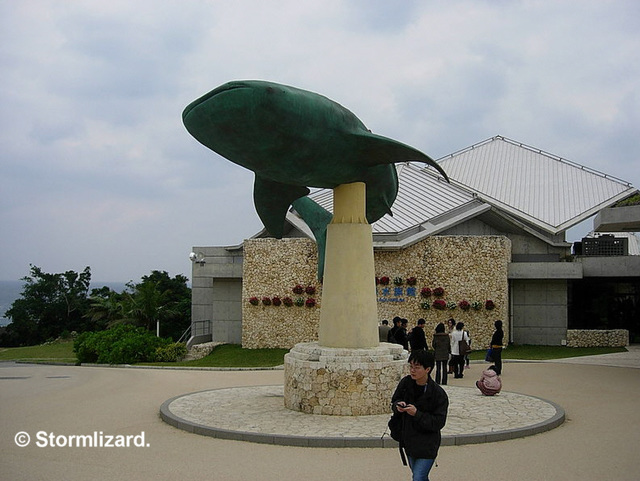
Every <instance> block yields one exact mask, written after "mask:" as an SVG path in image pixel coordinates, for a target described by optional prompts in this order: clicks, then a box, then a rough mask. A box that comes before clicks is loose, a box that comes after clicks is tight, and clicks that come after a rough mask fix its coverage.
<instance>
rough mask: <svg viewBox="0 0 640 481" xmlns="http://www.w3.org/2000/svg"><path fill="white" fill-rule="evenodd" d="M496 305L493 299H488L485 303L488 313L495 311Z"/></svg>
mask: <svg viewBox="0 0 640 481" xmlns="http://www.w3.org/2000/svg"><path fill="white" fill-rule="evenodd" d="M495 307H496V305H495V304H494V302H493V301H492V300H491V299H487V301H486V302H485V303H484V308H485V309H486V310H487V311H491V310H493V309H495Z"/></svg>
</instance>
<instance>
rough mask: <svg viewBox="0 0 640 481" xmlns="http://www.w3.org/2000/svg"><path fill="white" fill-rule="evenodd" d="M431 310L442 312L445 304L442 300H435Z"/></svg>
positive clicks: (445, 306)
mask: <svg viewBox="0 0 640 481" xmlns="http://www.w3.org/2000/svg"><path fill="white" fill-rule="evenodd" d="M433 308H434V309H439V310H441V311H443V310H445V309H446V308H447V303H446V301H445V300H444V299H436V300H435V301H433Z"/></svg>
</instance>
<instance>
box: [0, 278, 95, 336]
mask: <svg viewBox="0 0 640 481" xmlns="http://www.w3.org/2000/svg"><path fill="white" fill-rule="evenodd" d="M30 268H31V275H30V276H27V277H24V278H22V280H23V281H24V282H25V284H24V286H23V289H22V294H21V297H20V298H19V299H17V300H16V301H14V302H13V304H12V305H11V308H10V309H9V310H8V311H7V312H6V314H5V316H6V317H7V318H9V319H11V323H10V324H9V325H8V326H7V328H6V331H5V333H4V335H3V337H2V339H1V340H0V344H2V345H8V346H16V345H18V346H20V345H23V346H24V345H33V344H39V343H41V342H43V341H45V340H47V339H51V338H57V337H59V336H60V335H61V334H62V333H63V332H65V331H69V332H70V331H83V330H86V329H87V328H88V327H90V326H88V325H87V321H86V319H84V317H83V316H84V314H85V312H86V310H87V307H88V298H87V293H88V291H89V284H90V282H91V269H90V268H89V267H88V266H87V267H85V269H84V271H82V272H81V273H77V272H75V271H66V272H63V273H58V274H49V273H47V272H44V271H43V270H42V269H41V268H39V267H37V266H34V265H30Z"/></svg>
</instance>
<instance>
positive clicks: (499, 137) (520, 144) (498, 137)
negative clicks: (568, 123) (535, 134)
mask: <svg viewBox="0 0 640 481" xmlns="http://www.w3.org/2000/svg"><path fill="white" fill-rule="evenodd" d="M496 140H502V141H504V142H506V143H509V144H511V145H515V146H516V147H520V148H523V149H526V150H529V151H530V152H534V153H536V154H540V155H544V156H545V157H549V158H551V159H553V160H555V161H557V162H560V163H563V164H566V165H569V166H571V167H575V168H577V169H579V170H583V171H585V172H589V173H590V174H594V175H597V176H598V177H602V178H604V179H608V180H611V181H614V182H617V183H619V184H624V185H626V186H627V187H633V184H631V182H627V181H626V180H623V179H621V178H619V177H616V176H614V175H610V174H606V173H604V172H600V171H599V170H596V169H592V168H591V167H587V166H585V165H582V164H578V163H577V162H574V161H572V160H569V159H565V158H564V157H560V156H559V155H556V154H552V153H550V152H547V151H545V150H542V149H539V148H537V147H533V146H531V145H528V144H525V143H523V142H519V141H517V140H513V139H510V138H508V137H504V136H503V135H494V136H493V137H490V138H488V139H485V140H482V141H480V142H477V143H475V144H473V145H470V146H469V147H466V148H464V149H460V150H458V151H456V152H453V153H451V154H448V155H445V156H444V157H440V158H439V159H438V160H436V162H438V163H440V162H441V161H444V160H447V159H450V158H453V157H455V156H458V155H460V154H464V153H466V152H469V151H471V150H474V149H476V148H478V147H481V146H483V145H486V144H489V143H491V142H494V141H496Z"/></svg>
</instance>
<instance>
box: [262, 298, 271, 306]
mask: <svg viewBox="0 0 640 481" xmlns="http://www.w3.org/2000/svg"><path fill="white" fill-rule="evenodd" d="M262 303H263V304H264V305H265V306H270V305H271V298H269V297H263V298H262Z"/></svg>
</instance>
